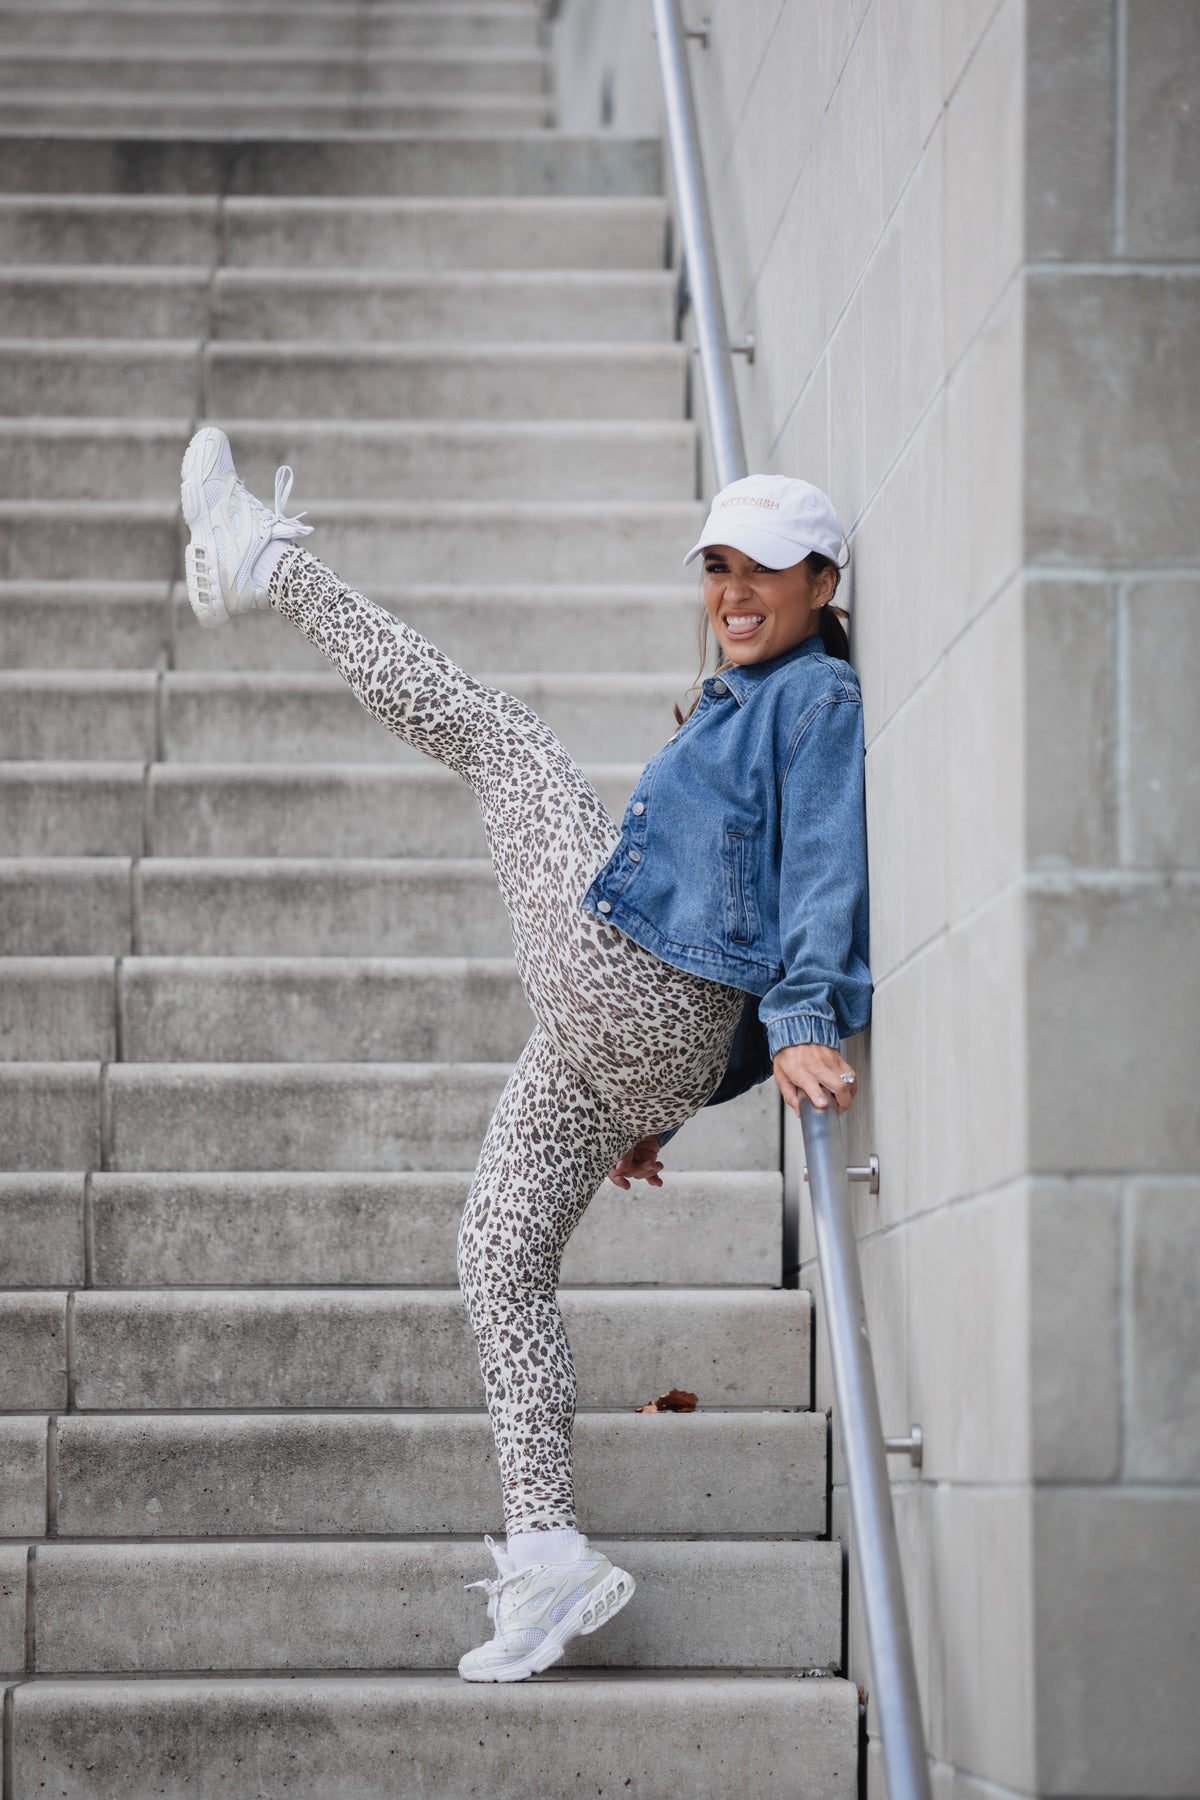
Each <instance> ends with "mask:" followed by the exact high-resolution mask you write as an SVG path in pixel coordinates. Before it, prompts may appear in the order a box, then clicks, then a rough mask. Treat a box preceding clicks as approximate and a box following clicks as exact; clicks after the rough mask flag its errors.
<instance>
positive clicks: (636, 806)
mask: <svg viewBox="0 0 1200 1800" xmlns="http://www.w3.org/2000/svg"><path fill="white" fill-rule="evenodd" d="M645 810H646V808H645V806H644V805H643V804H642V802H641V801H640V800H635V801H634V803H633V805H632V807H631V808H630V811H631V812H633V813H634V814H635V815H636V817H637V818H639V819H640V818H641V816H642V814H643V813H644V812H645Z"/></svg>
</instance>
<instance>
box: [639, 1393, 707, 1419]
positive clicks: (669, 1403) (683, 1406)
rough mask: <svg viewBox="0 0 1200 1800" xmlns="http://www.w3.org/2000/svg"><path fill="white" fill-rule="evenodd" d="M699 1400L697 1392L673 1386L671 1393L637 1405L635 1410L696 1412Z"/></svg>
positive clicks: (641, 1411)
mask: <svg viewBox="0 0 1200 1800" xmlns="http://www.w3.org/2000/svg"><path fill="white" fill-rule="evenodd" d="M697 1404H698V1402H697V1400H696V1396H695V1394H689V1393H688V1391H687V1389H686V1388H672V1389H671V1391H670V1393H669V1394H660V1395H659V1396H658V1399H657V1400H647V1402H646V1404H645V1406H635V1407H634V1409H633V1410H634V1411H635V1412H640V1413H643V1412H695V1410H696V1406H697Z"/></svg>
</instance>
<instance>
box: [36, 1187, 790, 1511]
mask: <svg viewBox="0 0 1200 1800" xmlns="http://www.w3.org/2000/svg"><path fill="white" fill-rule="evenodd" d="M14 1179H15V1181H16V1182H17V1183H18V1184H19V1183H20V1180H21V1178H20V1177H16V1178H14ZM780 1179H781V1178H780V1176H779V1174H778V1172H771V1171H766V1172H754V1171H749V1172H747V1171H727V1172H724V1173H719V1174H714V1173H708V1172H705V1171H700V1172H695V1171H693V1172H691V1173H683V1172H680V1171H679V1170H677V1169H674V1168H671V1169H669V1170H668V1171H667V1172H666V1175H665V1180H664V1185H663V1187H662V1189H661V1190H655V1194H654V1205H653V1207H652V1208H649V1207H647V1205H646V1200H645V1193H644V1192H642V1193H639V1192H638V1191H636V1190H635V1189H630V1190H629V1191H628V1192H626V1191H623V1190H622V1189H620V1188H617V1187H614V1186H613V1184H612V1183H611V1182H604V1183H603V1184H602V1185H601V1187H600V1190H599V1192H598V1193H597V1194H596V1196H595V1198H594V1199H593V1200H592V1203H591V1205H590V1206H589V1208H588V1210H587V1212H586V1213H585V1215H584V1217H583V1220H582V1222H581V1223H580V1225H579V1226H578V1227H577V1229H576V1231H575V1233H574V1234H573V1235H572V1237H571V1239H570V1242H569V1244H568V1246H567V1252H566V1256H565V1258H564V1262H563V1282H564V1284H565V1285H567V1286H595V1285H607V1284H610V1283H611V1284H624V1285H627V1286H637V1285H641V1284H644V1283H646V1282H647V1281H651V1282H653V1284H654V1285H655V1286H656V1287H689V1286H690V1287H698V1286H701V1285H708V1286H713V1287H730V1286H733V1287H737V1286H754V1285H771V1284H773V1283H776V1282H777V1281H778V1279H779V1269H780V1219H781V1205H782V1194H781V1188H780ZM469 1185H470V1173H469V1171H462V1170H459V1171H454V1170H448V1171H442V1172H427V1171H426V1172H420V1171H419V1172H416V1173H407V1174H405V1173H397V1174H369V1173H360V1174H357V1175H352V1176H347V1175H337V1174H334V1175H318V1174H313V1175H304V1174H284V1175H278V1174H271V1173H269V1172H268V1173H266V1174H259V1175H249V1174H237V1173H234V1174H219V1175H190V1176H181V1175H168V1176H163V1175H154V1174H143V1175H116V1174H95V1175H93V1176H92V1177H91V1178H90V1185H89V1191H88V1202H89V1209H90V1210H89V1214H88V1220H87V1225H88V1231H89V1236H90V1242H91V1247H92V1281H93V1284H94V1285H95V1286H97V1287H104V1286H109V1287H145V1286H149V1287H154V1286H161V1287H165V1286H172V1287H173V1286H176V1285H180V1284H182V1283H184V1282H185V1281H186V1282H192V1283H201V1284H208V1285H213V1286H229V1287H239V1286H246V1285H258V1286H271V1285H274V1284H281V1283H282V1284H289V1285H293V1286H303V1285H306V1284H310V1283H311V1284H318V1285H319V1284H322V1283H323V1284H325V1285H330V1284H333V1283H335V1282H336V1283H338V1284H342V1283H345V1284H349V1285H364V1284H369V1283H372V1282H374V1283H380V1282H395V1283H397V1284H399V1285H407V1284H410V1283H417V1284H421V1283H442V1284H445V1285H453V1283H454V1282H455V1281H457V1279H458V1276H457V1270H456V1267H455V1240H456V1236H457V1232H458V1225H459V1219H460V1217H461V1214H462V1208H463V1205H464V1203H465V1201H466V1197H467V1190H468V1187H469ZM75 1187H76V1189H77V1190H81V1187H82V1184H81V1183H79V1182H78V1181H76V1183H75ZM76 1197H77V1198H78V1194H77V1196H76ZM11 1198H12V1203H13V1206H14V1212H15V1210H16V1195H15V1194H14V1195H13V1196H11ZM22 1210H24V1208H22ZM78 1224H79V1221H78V1218H77V1217H75V1216H74V1215H73V1225H74V1229H75V1230H76V1231H77V1230H78ZM210 1232H211V1235H209V1233H210ZM746 1529H749V1527H747V1528H746Z"/></svg>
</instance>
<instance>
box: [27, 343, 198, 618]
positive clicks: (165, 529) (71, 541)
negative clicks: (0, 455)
mask: <svg viewBox="0 0 1200 1800" xmlns="http://www.w3.org/2000/svg"><path fill="white" fill-rule="evenodd" d="M3 354H4V347H3V345H0V362H2V361H3ZM161 486H162V488H163V489H165V490H166V491H168V492H169V489H167V487H166V470H164V471H163V481H162V483H161ZM184 541H185V537H184V526H183V523H182V514H181V513H180V511H179V506H178V503H176V504H174V505H172V504H171V503H170V502H169V501H167V500H166V499H158V500H151V501H147V500H134V501H128V502H126V503H124V504H117V503H114V502H113V501H109V500H100V501H97V500H91V501H89V500H76V501H65V500H56V501H39V500H20V501H0V579H3V580H4V581H16V582H26V581H39V580H42V579H47V580H51V581H73V580H82V581H87V580H88V579H89V577H90V576H92V575H93V574H94V573H95V571H96V570H97V569H100V570H102V571H103V573H104V575H105V576H106V577H107V579H108V580H110V581H126V582H135V581H136V582H144V581H145V580H147V579H153V578H154V577H156V576H157V579H158V581H159V582H161V583H163V584H166V583H167V582H169V581H171V580H173V579H174V578H175V577H176V576H177V575H178V573H179V571H180V556H181V545H182V544H183V542H184Z"/></svg>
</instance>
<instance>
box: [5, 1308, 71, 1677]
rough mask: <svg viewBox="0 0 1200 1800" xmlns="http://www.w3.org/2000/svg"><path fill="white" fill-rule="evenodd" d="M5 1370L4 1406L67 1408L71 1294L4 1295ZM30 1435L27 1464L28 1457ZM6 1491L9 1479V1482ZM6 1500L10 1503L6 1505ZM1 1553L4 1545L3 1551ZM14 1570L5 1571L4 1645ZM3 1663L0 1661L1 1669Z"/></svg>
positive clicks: (17, 1408)
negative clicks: (10, 1584)
mask: <svg viewBox="0 0 1200 1800" xmlns="http://www.w3.org/2000/svg"><path fill="white" fill-rule="evenodd" d="M0 1369H2V1370H3V1375H4V1403H5V1406H6V1407H9V1408H11V1409H13V1410H14V1411H17V1410H25V1409H28V1408H35V1409H37V1410H44V1409H45V1408H47V1407H57V1406H65V1404H66V1401H67V1296H66V1295H65V1294H54V1293H28V1294H14V1293H8V1292H3V1291H0ZM28 1445H29V1440H28V1435H26V1445H25V1450H26V1458H25V1460H26V1462H27V1453H28ZM5 1485H6V1488H7V1480H6V1483H5ZM7 1503H8V1502H7V1498H6V1504H7ZM0 1554H2V1547H0ZM9 1573H10V1572H9V1570H8V1569H3V1570H0V1644H2V1642H3V1637H4V1624H5V1623H6V1620H5V1618H4V1614H5V1613H6V1612H7V1608H6V1607H5V1606H4V1601H5V1600H6V1599H7V1598H8V1595H9V1593H10V1592H11V1589H10V1588H9V1586H8V1578H9ZM3 1667H4V1664H3V1662H2V1661H0V1668H3Z"/></svg>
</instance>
